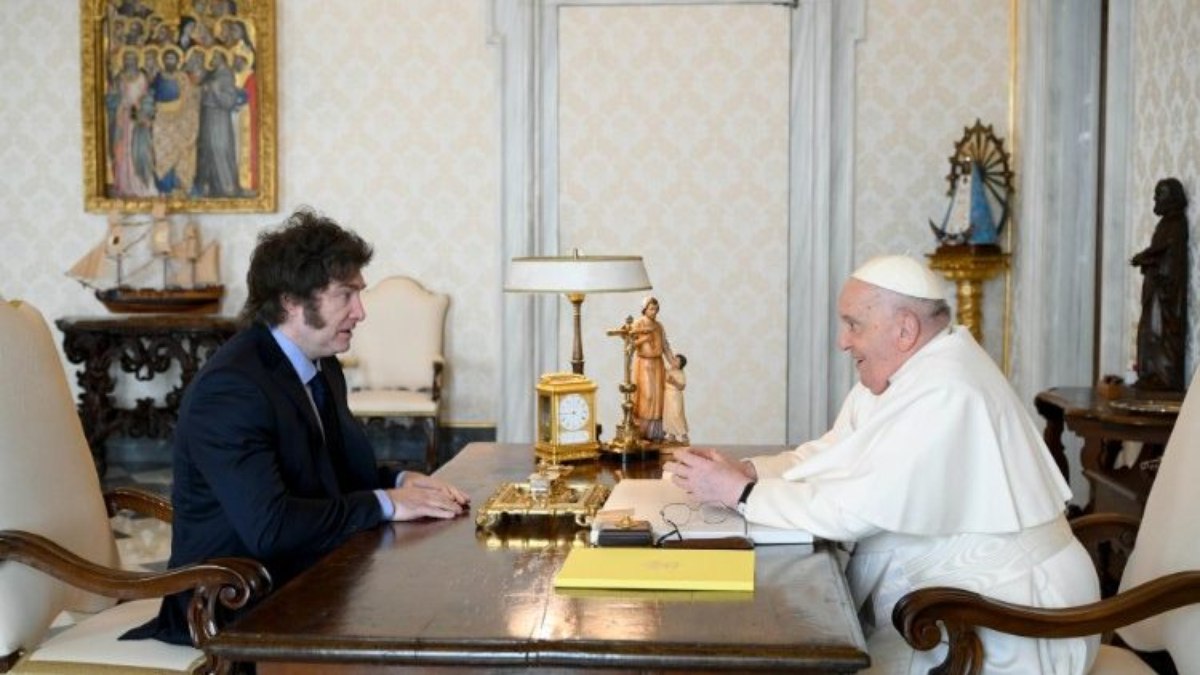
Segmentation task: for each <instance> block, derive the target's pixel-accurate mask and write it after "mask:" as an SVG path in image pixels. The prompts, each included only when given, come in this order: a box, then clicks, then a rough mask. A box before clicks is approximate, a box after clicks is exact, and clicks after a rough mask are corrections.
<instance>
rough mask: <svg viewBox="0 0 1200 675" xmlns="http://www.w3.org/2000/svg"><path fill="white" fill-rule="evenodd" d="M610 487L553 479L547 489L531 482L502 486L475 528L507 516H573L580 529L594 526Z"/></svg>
mask: <svg viewBox="0 0 1200 675" xmlns="http://www.w3.org/2000/svg"><path fill="white" fill-rule="evenodd" d="M608 492H609V489H608V487H606V486H604V485H591V484H583V483H576V484H572V483H568V482H567V481H563V480H553V481H551V482H550V484H549V486H548V487H547V488H542V487H541V486H535V487H530V483H502V484H501V485H500V487H499V488H498V489H497V490H496V492H495V493H494V494H492V496H491V497H489V498H488V500H487V502H485V503H484V505H483V506H481V507H480V508H479V511H478V512H477V513H476V515H475V526H476V527H481V528H484V529H491V528H493V527H495V526H496V525H497V524H499V523H500V521H501V520H502V519H503V518H504V516H538V517H545V518H557V517H560V516H571V517H573V518H574V520H575V524H576V525H578V526H579V527H590V526H591V524H592V518H594V517H595V515H596V512H597V511H599V510H600V508H601V507H602V506H604V500H606V499H608Z"/></svg>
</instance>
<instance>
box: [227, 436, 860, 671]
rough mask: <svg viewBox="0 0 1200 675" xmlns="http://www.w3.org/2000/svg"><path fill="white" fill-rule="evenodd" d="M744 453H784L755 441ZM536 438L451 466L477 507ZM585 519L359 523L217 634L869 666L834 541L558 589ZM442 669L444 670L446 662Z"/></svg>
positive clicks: (629, 664)
mask: <svg viewBox="0 0 1200 675" xmlns="http://www.w3.org/2000/svg"><path fill="white" fill-rule="evenodd" d="M726 450H730V451H731V452H735V453H736V454H741V455H751V454H761V453H762V452H773V451H776V450H778V448H762V447H760V448H754V449H743V450H741V451H740V452H737V451H733V450H732V449H728V448H727V449H726ZM532 458H533V449H532V448H531V447H530V446H527V445H496V444H491V443H473V444H471V445H468V446H467V447H466V448H464V449H463V450H462V452H460V453H459V454H458V455H457V456H455V458H454V459H453V460H451V461H450V462H449V463H447V464H446V465H445V466H444V467H442V469H441V470H439V471H438V472H437V475H438V476H440V477H443V478H445V479H446V480H448V481H450V482H452V483H454V484H455V485H458V486H459V487H460V488H462V489H463V490H465V491H466V492H467V493H468V494H470V496H471V499H472V503H473V505H474V506H475V507H478V506H479V505H481V504H482V503H483V502H484V501H485V500H486V499H487V497H488V496H490V495H491V494H492V492H493V491H494V490H495V488H496V487H497V486H498V485H499V483H500V482H501V481H510V480H524V479H525V478H526V477H527V476H528V474H529V473H530V472H531V470H532V468H533V460H532ZM575 466H576V467H577V468H576V469H575V471H574V472H573V473H572V475H571V477H570V478H571V479H572V480H578V479H587V480H594V481H600V482H603V483H612V482H614V481H615V480H616V479H617V478H618V477H622V476H627V477H653V476H657V475H659V474H660V473H661V469H660V462H659V460H658V458H650V459H646V460H639V459H631V460H629V461H627V462H626V463H625V464H622V463H621V461H620V460H619V459H615V458H606V459H602V460H600V461H594V462H590V463H587V462H585V463H582V464H577V465H575ZM584 541H585V532H584V531H580V530H578V529H576V528H575V527H574V526H572V525H570V524H569V523H568V522H566V521H565V520H564V521H562V522H558V523H553V524H552V523H548V522H546V521H544V520H542V521H537V522H523V523H509V522H506V523H503V524H502V525H501V526H499V528H498V529H497V530H496V531H494V532H491V533H489V532H486V531H482V530H477V529H476V526H475V522H474V518H473V517H464V518H459V519H457V520H453V521H438V522H421V523H397V524H391V525H388V526H385V527H382V528H379V529H375V530H371V531H368V532H363V533H359V534H357V535H355V536H354V537H352V538H351V539H350V540H349V541H347V542H346V543H345V544H344V545H343V546H341V547H340V548H339V549H337V550H336V551H334V552H333V553H331V554H330V555H329V556H327V557H326V558H324V559H323V560H321V561H320V562H319V563H318V564H317V565H316V566H314V567H313V568H312V569H310V570H308V571H307V572H305V573H304V574H302V575H300V576H299V577H297V578H295V579H294V580H293V581H292V582H291V583H289V584H288V585H287V586H285V587H284V588H282V589H279V590H278V591H277V592H275V593H274V594H272V595H271V596H269V597H268V598H267V599H266V600H264V601H263V602H262V604H260V605H259V606H258V607H256V608H254V609H253V610H251V611H250V612H249V613H248V614H247V615H246V616H244V617H243V618H242V619H241V620H239V621H238V622H236V623H235V624H234V625H232V626H231V627H229V628H227V629H226V630H224V631H222V632H221V633H220V634H218V636H217V638H216V639H215V640H214V641H213V642H211V643H210V644H209V645H208V647H207V649H209V650H210V651H212V652H215V653H217V654H219V655H221V656H223V657H226V658H229V659H232V660H237V661H255V662H258V672H259V673H260V675H268V674H270V673H300V672H314V673H315V672H321V673H326V672H367V671H369V672H381V671H395V672H401V671H403V672H412V670H411V669H407V668H405V666H410V667H411V666H424V667H436V666H446V667H486V668H488V669H511V670H512V671H513V672H521V671H524V670H526V669H528V668H532V667H539V668H544V667H551V668H556V669H565V670H574V669H593V668H605V669H613V668H618V669H628V670H687V671H690V672H697V671H705V670H725V671H730V670H733V671H750V670H779V671H787V672H791V673H801V672H814V673H816V672H821V673H829V672H854V671H857V670H860V669H862V668H865V667H866V666H867V665H868V663H869V660H868V657H867V654H866V648H865V642H864V640H863V636H862V632H861V629H860V627H859V624H858V620H857V617H856V615H855V610H854V607H853V603H852V601H851V599H850V593H849V590H848V588H847V585H846V580H845V578H844V576H843V574H842V572H841V569H840V567H839V565H838V563H837V560H836V558H835V556H834V554H833V552H832V551H831V550H830V548H829V546H828V545H827V544H824V543H819V544H818V545H816V546H815V547H814V546H809V545H804V546H801V545H789V546H765V547H762V546H760V547H759V548H758V549H757V550H756V552H755V553H756V568H755V591H754V592H753V593H716V592H682V591H676V592H650V591H598V590H596V591H585V590H574V591H568V590H563V591H559V590H555V588H554V576H555V574H557V572H558V570H559V568H560V567H561V565H562V563H563V559H564V558H565V557H566V555H567V552H568V551H569V550H570V549H571V547H573V546H582V545H584ZM438 672H442V671H441V670H439V671H438Z"/></svg>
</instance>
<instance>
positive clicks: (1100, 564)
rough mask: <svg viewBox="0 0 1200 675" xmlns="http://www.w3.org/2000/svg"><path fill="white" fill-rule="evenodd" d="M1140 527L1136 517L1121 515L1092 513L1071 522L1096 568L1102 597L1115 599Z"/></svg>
mask: <svg viewBox="0 0 1200 675" xmlns="http://www.w3.org/2000/svg"><path fill="white" fill-rule="evenodd" d="M1140 524H1141V519H1140V518H1138V517H1137V516H1128V515H1125V514H1122V513H1093V514H1090V515H1086V516H1080V517H1078V518H1073V519H1071V531H1072V532H1074V534H1075V538H1076V539H1078V540H1079V542H1080V543H1081V544H1083V547H1084V549H1086V550H1087V552H1088V555H1089V556H1091V558H1092V564H1094V565H1095V566H1096V574H1097V576H1099V577H1100V597H1102V598H1107V597H1110V596H1112V595H1115V594H1116V592H1117V589H1118V588H1119V587H1120V585H1121V576H1122V575H1123V574H1124V573H1125V563H1126V562H1128V561H1129V554H1130V553H1132V552H1133V545H1134V543H1135V542H1136V541H1137V531H1138V526H1139V525H1140Z"/></svg>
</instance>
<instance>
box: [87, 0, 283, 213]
mask: <svg viewBox="0 0 1200 675" xmlns="http://www.w3.org/2000/svg"><path fill="white" fill-rule="evenodd" d="M80 15H81V17H82V26H81V36H82V66H83V67H82V75H83V78H82V79H83V177H84V202H85V204H84V207H85V208H86V209H87V210H88V211H97V212H113V211H121V212H131V211H134V212H136V211H149V210H150V209H151V208H152V207H153V206H154V205H155V204H162V203H165V204H166V207H167V209H169V210H170V211H172V212H239V211H240V212H252V211H274V210H275V204H276V166H275V157H276V127H275V119H276V115H275V113H276V110H275V107H276V93H275V0H80Z"/></svg>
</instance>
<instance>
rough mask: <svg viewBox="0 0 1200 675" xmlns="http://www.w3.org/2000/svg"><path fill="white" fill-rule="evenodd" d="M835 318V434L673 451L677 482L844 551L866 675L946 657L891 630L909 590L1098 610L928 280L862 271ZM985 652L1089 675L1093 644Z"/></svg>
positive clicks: (995, 639)
mask: <svg viewBox="0 0 1200 675" xmlns="http://www.w3.org/2000/svg"><path fill="white" fill-rule="evenodd" d="M838 314H839V316H840V317H841V329H840V332H839V334H838V346H839V348H841V349H842V350H844V351H846V352H848V353H849V354H850V356H851V357H852V358H853V359H854V365H855V368H857V370H858V374H859V382H858V384H856V385H855V386H854V388H853V389H852V390H851V391H850V393H849V395H847V397H846V400H845V402H844V403H843V405H842V409H841V412H840V413H839V414H838V417H837V420H836V421H835V422H834V424H833V428H832V429H830V430H829V431H828V432H827V433H826V434H825V435H824V436H822V437H820V438H818V439H816V440H814V441H810V442H808V443H805V444H804V445H801V446H800V447H798V448H796V449H795V450H792V451H789V452H784V453H781V454H779V455H774V456H764V457H755V458H752V459H750V460H747V461H745V462H734V461H732V460H730V459H728V458H726V457H725V456H724V455H721V454H719V453H717V452H715V451H712V450H690V451H677V452H676V453H675V458H674V461H673V462H669V463H668V464H667V465H666V466H665V467H664V470H666V471H670V472H671V473H673V474H674V479H673V480H674V481H675V482H676V483H677V484H678V485H679V486H681V487H683V488H684V489H686V490H688V491H689V492H691V493H692V494H693V496H694V497H695V498H696V499H699V500H716V501H720V502H723V503H725V504H726V505H728V506H730V507H736V508H737V509H738V510H739V511H741V512H742V513H743V515H744V516H745V517H746V519H747V520H748V521H750V522H754V523H762V524H765V525H773V526H776V527H785V528H802V529H805V530H808V531H810V532H812V533H813V534H814V535H816V536H818V537H821V538H824V539H830V540H833V541H839V542H855V546H854V549H853V554H852V555H851V557H850V561H849V564H848V567H847V570H846V574H847V578H848V579H849V582H850V590H851V593H852V594H853V596H854V600H855V602H856V603H857V605H858V607H859V615H860V616H861V617H863V621H864V632H865V633H866V635H867V649H868V651H869V653H870V655H871V669H870V670H869V671H868V672H871V673H911V674H914V675H915V674H917V673H921V674H924V673H927V672H929V669H930V668H932V667H934V666H936V665H937V664H939V663H941V661H942V660H943V659H944V658H945V653H946V647H945V645H944V643H943V646H941V647H939V648H937V649H935V650H931V651H929V652H914V651H913V650H912V649H911V648H910V647H909V646H908V644H907V643H905V642H904V639H903V638H902V637H901V636H900V634H899V633H898V632H897V631H896V629H895V628H894V627H893V626H892V622H891V616H892V607H893V606H894V605H895V604H896V601H897V600H899V599H900V598H901V597H902V596H903V595H904V594H906V593H908V592H909V591H911V590H913V589H916V588H922V587H927V586H954V587H958V588H963V589H966V590H970V591H975V592H978V593H980V594H982V595H986V596H989V597H991V598H995V599H998V600H1003V601H1008V602H1015V603H1019V604H1023V605H1033V606H1038V607H1058V606H1068V605H1081V604H1085V603H1089V602H1094V601H1096V600H1098V599H1099V596H1100V593H1099V584H1098V582H1097V579H1096V574H1095V570H1094V568H1093V566H1092V563H1091V561H1090V559H1089V558H1088V555H1087V552H1086V551H1085V550H1084V548H1083V546H1082V545H1081V544H1080V543H1079V542H1078V541H1077V540H1076V539H1075V537H1074V535H1072V533H1071V530H1070V527H1069V526H1068V525H1067V521H1066V518H1065V515H1064V510H1065V506H1066V502H1067V501H1068V500H1069V499H1070V497H1071V492H1070V489H1069V488H1068V487H1067V484H1066V482H1065V481H1064V480H1063V477H1062V475H1061V473H1060V472H1059V470H1058V468H1057V466H1056V465H1055V464H1054V461H1053V459H1052V458H1051V457H1050V453H1049V451H1048V450H1047V449H1046V446H1045V445H1044V444H1043V442H1042V438H1041V435H1040V434H1039V433H1038V430H1037V428H1036V427H1035V425H1034V423H1033V420H1032V419H1031V418H1030V416H1029V414H1028V413H1027V412H1026V411H1025V408H1024V407H1023V406H1022V405H1021V402H1020V400H1019V399H1018V398H1017V396H1016V393H1015V392H1014V391H1013V390H1012V387H1010V386H1009V384H1008V381H1007V380H1006V379H1005V378H1004V375H1003V374H1002V373H1001V372H1000V370H999V368H997V367H996V365H995V363H994V362H993V361H992V359H991V357H989V356H988V354H987V352H985V351H984V350H983V349H982V348H980V347H979V345H978V344H976V343H975V341H974V339H972V337H971V333H970V332H969V331H968V330H967V329H966V328H965V327H962V326H952V325H951V322H950V310H949V307H948V305H947V304H946V301H945V298H944V297H943V293H942V290H941V284H940V282H939V280H938V278H937V277H936V276H934V275H933V273H932V272H930V271H929V270H927V269H926V268H925V267H924V266H923V265H921V264H920V263H919V262H917V261H916V260H914V259H912V258H909V257H906V256H884V257H880V258H875V259H872V260H871V261H869V262H867V263H866V264H864V265H863V266H862V267H860V268H859V269H858V270H856V271H855V272H854V273H853V274H852V275H851V278H850V279H849V280H848V281H847V282H846V284H845V286H844V287H843V288H842V293H841V296H840V297H839V299H838ZM980 637H981V639H982V641H983V646H984V653H985V656H986V662H985V663H984V668H983V672H984V673H987V674H989V675H998V674H1004V675H1007V674H1010V673H1011V674H1013V675H1017V674H1019V675H1030V674H1036V673H1056V674H1067V673H1084V672H1087V670H1088V668H1089V667H1090V666H1091V663H1092V660H1093V659H1094V658H1095V653H1096V649H1097V645H1098V643H1099V638H1098V637H1090V638H1069V639H1058V640H1034V639H1030V638H1021V637H1014V636H1008V635H1003V634H999V633H995V632H991V631H988V630H981V631H980Z"/></svg>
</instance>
